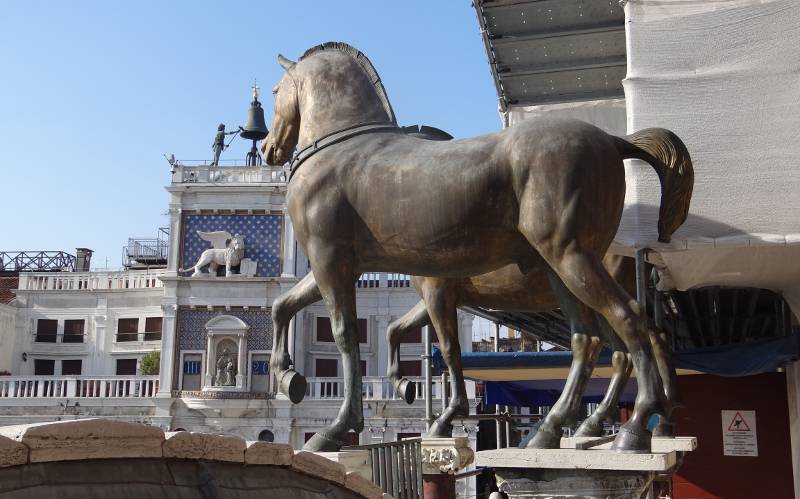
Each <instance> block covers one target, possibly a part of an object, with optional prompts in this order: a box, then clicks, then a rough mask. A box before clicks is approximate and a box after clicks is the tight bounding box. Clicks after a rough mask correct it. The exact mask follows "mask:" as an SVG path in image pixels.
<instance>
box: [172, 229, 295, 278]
mask: <svg viewBox="0 0 800 499" xmlns="http://www.w3.org/2000/svg"><path fill="white" fill-rule="evenodd" d="M198 230H199V231H202V232H213V231H218V230H225V231H228V232H230V234H231V235H234V234H239V235H241V236H244V243H245V250H244V257H245V258H250V259H251V260H255V261H256V262H258V267H257V268H256V275H257V276H258V277H277V276H279V275H281V240H282V237H281V235H282V234H283V215H185V216H184V217H183V267H184V268H186V267H189V266H191V265H194V263H195V262H197V259H198V258H200V255H201V254H202V253H203V251H205V250H207V249H209V248H210V247H211V243H209V242H208V241H204V240H202V239H200V236H198V235H197V231H198Z"/></svg>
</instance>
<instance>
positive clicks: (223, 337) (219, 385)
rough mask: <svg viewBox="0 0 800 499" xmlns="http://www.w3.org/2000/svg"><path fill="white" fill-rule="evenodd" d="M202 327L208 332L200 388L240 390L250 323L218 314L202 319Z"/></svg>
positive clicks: (206, 389)
mask: <svg viewBox="0 0 800 499" xmlns="http://www.w3.org/2000/svg"><path fill="white" fill-rule="evenodd" d="M205 328H206V331H207V332H208V334H207V340H206V359H207V360H206V372H205V375H204V376H203V391H223V392H224V391H230V392H241V391H244V390H245V383H244V380H245V373H246V368H247V365H246V362H247V333H248V331H249V330H250V326H248V325H247V323H245V322H244V321H243V320H241V319H240V318H238V317H234V316H232V315H219V316H217V317H214V318H213V319H211V320H210V321H208V322H206V325H205Z"/></svg>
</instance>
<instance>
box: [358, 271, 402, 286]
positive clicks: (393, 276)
mask: <svg viewBox="0 0 800 499" xmlns="http://www.w3.org/2000/svg"><path fill="white" fill-rule="evenodd" d="M356 286H357V287H359V288H361V289H375V288H408V287H410V286H411V276H409V275H408V274H398V273H396V272H364V273H363V274H361V277H359V278H358V281H356Z"/></svg>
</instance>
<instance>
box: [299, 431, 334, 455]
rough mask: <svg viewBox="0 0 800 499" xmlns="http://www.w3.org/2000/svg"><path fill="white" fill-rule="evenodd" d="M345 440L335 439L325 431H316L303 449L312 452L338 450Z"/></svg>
mask: <svg viewBox="0 0 800 499" xmlns="http://www.w3.org/2000/svg"><path fill="white" fill-rule="evenodd" d="M343 445H344V442H342V441H341V440H334V439H333V438H331V437H329V436H328V435H326V434H325V433H324V432H320V433H315V434H314V435H313V436H312V437H311V438H309V439H308V442H306V444H305V445H304V446H303V450H307V451H311V452H338V451H339V450H340V449H341V448H342V446H343Z"/></svg>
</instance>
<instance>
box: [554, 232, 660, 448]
mask: <svg viewBox="0 0 800 499" xmlns="http://www.w3.org/2000/svg"><path fill="white" fill-rule="evenodd" d="M542 246H543V248H540V253H541V254H542V256H543V257H544V258H545V259H546V260H547V261H548V263H549V264H550V265H551V266H552V267H553V269H554V270H555V271H556V272H557V273H558V275H559V276H560V277H561V280H562V281H563V282H564V284H565V285H566V286H567V287H568V288H569V289H570V291H572V293H573V294H575V296H576V297H577V298H578V299H580V300H581V301H582V302H584V303H586V304H587V305H589V306H590V307H592V308H593V309H595V310H596V311H598V312H599V313H601V314H602V315H603V317H605V319H606V320H607V321H608V323H609V324H610V325H611V327H613V328H614V330H615V331H616V332H617V333H618V334H619V335H620V337H621V338H622V340H623V341H624V342H625V345H626V347H627V348H628V351H629V352H630V354H631V359H632V360H633V365H634V367H635V368H636V371H637V380H638V388H639V392H638V394H637V396H636V404H635V405H634V410H633V414H632V415H631V418H630V420H628V422H627V423H625V424H624V425H623V426H622V428H621V429H620V433H619V434H618V435H617V438H616V439H615V441H614V445H613V446H612V448H613V449H617V450H636V451H648V450H649V449H650V433H649V432H648V431H647V420H648V418H649V417H650V416H651V415H652V414H654V413H659V412H663V411H664V408H665V406H666V400H665V396H664V391H663V385H662V383H661V378H660V376H659V373H658V370H657V366H656V364H655V359H654V357H653V351H652V349H651V347H650V342H649V340H648V338H647V332H646V329H645V321H644V317H642V314H641V313H640V312H639V307H638V304H636V302H635V301H634V300H633V299H631V298H630V297H628V296H627V295H626V294H625V292H624V291H623V290H622V288H620V286H619V285H618V284H617V283H616V282H615V281H614V280H613V279H612V278H611V276H609V275H608V272H606V270H605V269H604V268H603V266H602V264H601V261H600V258H598V257H597V256H596V255H592V254H587V253H582V252H580V251H579V250H578V249H577V248H576V246H575V245H571V246H569V247H567V248H566V249H564V248H562V250H561V251H560V252H556V251H552V250H553V247H552V246H547V245H542Z"/></svg>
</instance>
